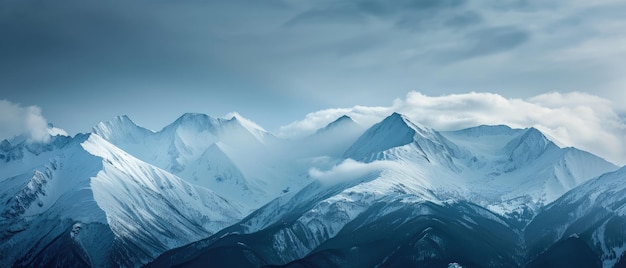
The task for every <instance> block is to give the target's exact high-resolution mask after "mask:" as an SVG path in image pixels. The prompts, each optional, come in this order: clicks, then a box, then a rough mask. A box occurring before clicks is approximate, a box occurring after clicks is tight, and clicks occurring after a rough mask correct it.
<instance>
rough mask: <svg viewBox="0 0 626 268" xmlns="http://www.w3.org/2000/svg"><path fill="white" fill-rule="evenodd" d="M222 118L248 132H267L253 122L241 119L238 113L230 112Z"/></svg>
mask: <svg viewBox="0 0 626 268" xmlns="http://www.w3.org/2000/svg"><path fill="white" fill-rule="evenodd" d="M224 118H226V119H229V120H230V121H235V122H239V124H240V125H242V126H243V127H245V128H246V129H248V131H250V132H257V131H261V132H267V130H265V129H264V128H263V127H261V126H260V125H258V124H257V123H255V122H253V121H252V120H250V119H248V118H245V117H243V116H242V115H241V114H239V113H238V112H230V113H228V114H226V115H225V116H224Z"/></svg>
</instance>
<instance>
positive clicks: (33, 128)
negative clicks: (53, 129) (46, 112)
mask: <svg viewBox="0 0 626 268" xmlns="http://www.w3.org/2000/svg"><path fill="white" fill-rule="evenodd" d="M19 135H25V136H26V137H27V139H28V140H29V141H31V142H45V141H47V140H48V139H50V134H49V132H48V121H47V120H46V119H45V118H44V117H43V116H42V115H41V109H40V108H39V107H37V106H28V107H23V106H21V105H19V104H15V103H12V102H10V101H7V100H0V140H4V139H11V138H13V137H16V136H19Z"/></svg>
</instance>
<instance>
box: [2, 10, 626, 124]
mask: <svg viewBox="0 0 626 268" xmlns="http://www.w3.org/2000/svg"><path fill="white" fill-rule="evenodd" d="M624 29H626V2H624V1H621V0H600V1H582V0H572V1H550V0H548V1H545V0H507V1H476V0H398V1H386V0H354V1H327V0H310V1H307V0H304V1H301V0H298V1H296V0H284V1H283V0H266V1H252V0H250V1H247V0H211V1H202V0H179V1H173V0H172V1H170V0H150V1H148V0H111V1H95V0H56V1H44V0H0V99H6V100H8V101H10V102H12V103H19V104H20V105H22V106H31V105H36V106H38V107H40V108H41V111H42V114H43V116H44V117H45V118H46V119H47V120H48V121H50V122H53V123H55V124H56V125H58V126H60V127H62V128H64V129H66V130H68V131H69V132H70V133H76V132H83V131H88V130H89V129H90V128H91V126H93V125H95V124H96V123H97V122H99V121H103V120H108V119H110V118H112V117H113V116H115V115H119V114H128V115H130V116H131V118H133V119H134V120H135V121H136V122H137V123H139V124H140V125H144V126H146V127H148V128H151V129H155V130H158V129H160V128H161V127H163V126H164V125H165V124H167V123H170V122H172V121H173V120H174V119H175V118H176V117H178V116H180V115H181V114H182V113H184V112H201V113H207V114H210V115H216V116H219V115H223V114H226V113H227V112H231V111H237V112H239V113H241V114H242V115H244V116H246V117H248V118H251V119H253V120H254V121H256V122H257V123H259V124H260V125H262V126H264V127H265V128H267V129H269V130H277V129H278V127H279V126H282V125H286V124H288V123H290V122H292V121H294V120H298V119H301V118H303V117H304V116H305V114H307V113H309V112H312V111H316V110H321V109H326V108H333V107H352V106H354V105H368V106H376V105H383V106H390V105H391V104H392V102H393V100H394V99H396V98H404V97H405V96H406V94H407V92H410V91H419V92H421V93H423V94H426V95H429V96H440V95H445V94H453V93H466V92H470V91H477V92H491V93H497V94H499V95H502V96H505V97H506V98H521V99H529V98H532V97H534V96H537V95H541V94H544V93H548V92H570V91H578V92H586V93H589V94H591V95H596V96H599V97H602V98H604V99H608V100H611V101H612V104H611V105H613V106H614V107H613V108H614V109H615V110H616V111H617V112H618V113H621V114H623V113H624V111H626V107H625V106H624V105H625V104H624V103H626V90H625V89H624V88H625V87H626V76H625V75H624V70H626V60H625V59H626V30H624Z"/></svg>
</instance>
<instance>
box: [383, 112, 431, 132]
mask: <svg viewBox="0 0 626 268" xmlns="http://www.w3.org/2000/svg"><path fill="white" fill-rule="evenodd" d="M379 124H382V125H397V126H405V127H408V128H411V129H412V130H414V131H417V132H420V133H421V132H429V129H428V128H427V127H425V126H422V125H421V124H417V123H414V122H413V121H411V120H410V119H409V118H408V117H407V116H406V115H403V114H400V113H397V112H394V113H392V114H391V115H389V116H387V117H386V118H385V119H383V121H381V122H380V123H379Z"/></svg>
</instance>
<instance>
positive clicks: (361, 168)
mask: <svg viewBox="0 0 626 268" xmlns="http://www.w3.org/2000/svg"><path fill="white" fill-rule="evenodd" d="M398 166H399V164H397V163H394V162H391V161H374V162H371V163H362V162H357V161H355V160H352V159H346V160H344V161H343V162H341V163H340V164H338V165H336V166H334V167H333V168H331V169H330V170H326V171H322V170H319V169H317V168H312V169H310V170H309V175H310V176H311V177H312V178H314V179H316V180H318V181H320V182H322V183H327V184H335V183H341V182H347V181H350V180H354V179H360V178H363V177H364V176H367V175H369V174H372V173H377V172H381V171H383V170H385V169H395V168H398Z"/></svg>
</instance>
